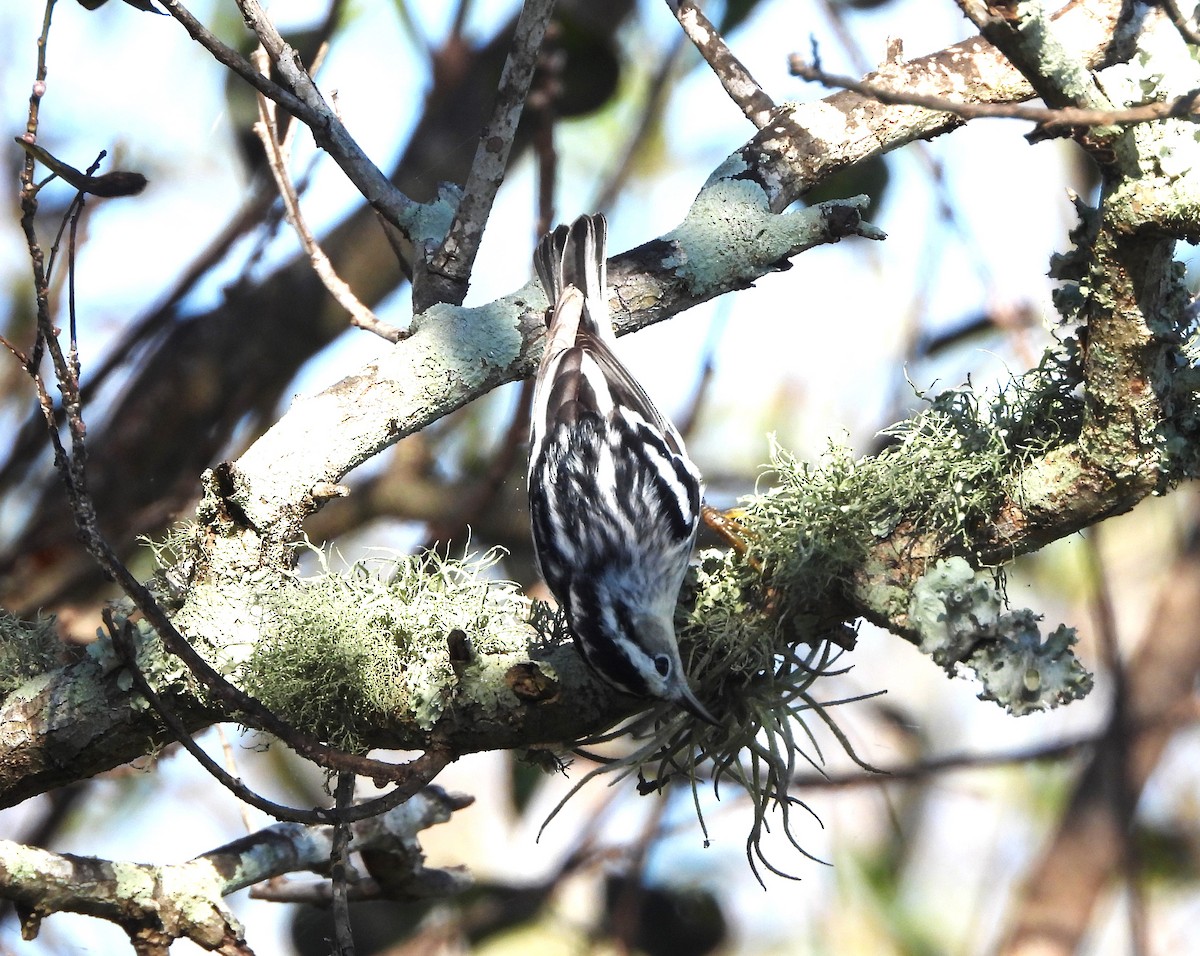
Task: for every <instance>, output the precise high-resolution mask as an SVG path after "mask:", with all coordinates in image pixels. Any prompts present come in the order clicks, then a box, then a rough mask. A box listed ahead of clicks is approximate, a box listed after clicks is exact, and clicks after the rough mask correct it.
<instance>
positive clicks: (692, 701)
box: [677, 682, 721, 727]
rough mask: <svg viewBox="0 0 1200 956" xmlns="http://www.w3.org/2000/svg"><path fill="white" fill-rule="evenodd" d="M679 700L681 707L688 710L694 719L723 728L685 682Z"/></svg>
mask: <svg viewBox="0 0 1200 956" xmlns="http://www.w3.org/2000/svg"><path fill="white" fill-rule="evenodd" d="M677 700H678V703H679V706H680V707H682V708H683V709H684V710H686V711H687V712H688V713H689V714H691V715H692V716H693V717H698V718H699V719H700V720H703V721H704V722H705V723H706V724H712V725H713V726H714V727H720V726H721V722H720V721H719V720H717V718H716V717H714V716H713V715H712V714H710V713H709V712H708V710H707V709H706V708H705V706H704V705H703V704H702V703H700V701H699V699H697V697H696V695H695V694H693V693H692V689H691V688H690V687H688V685H687V683H686V682H684V684H683V686H682V687H681V688H680V690H679V697H678V698H677Z"/></svg>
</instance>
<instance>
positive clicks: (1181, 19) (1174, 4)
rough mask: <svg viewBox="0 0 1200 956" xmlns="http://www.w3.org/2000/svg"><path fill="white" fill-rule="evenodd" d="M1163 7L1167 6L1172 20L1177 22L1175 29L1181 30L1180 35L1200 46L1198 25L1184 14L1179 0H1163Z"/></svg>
mask: <svg viewBox="0 0 1200 956" xmlns="http://www.w3.org/2000/svg"><path fill="white" fill-rule="evenodd" d="M1163 7H1164V8H1166V11H1167V15H1168V16H1170V18H1171V22H1172V23H1173V24H1175V29H1176V30H1178V31H1179V35H1180V36H1181V37H1183V38H1184V39H1185V40H1187V42H1188V43H1191V44H1194V45H1197V46H1200V32H1197V30H1196V27H1195V26H1193V25H1192V23H1191V22H1190V21H1189V20H1188V18H1187V17H1185V16H1184V15H1183V11H1182V10H1181V9H1179V2H1178V0H1163Z"/></svg>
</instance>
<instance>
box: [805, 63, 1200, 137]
mask: <svg viewBox="0 0 1200 956" xmlns="http://www.w3.org/2000/svg"><path fill="white" fill-rule="evenodd" d="M788 64H789V67H790V69H791V72H792V75H793V76H798V77H801V78H802V79H805V80H811V81H812V82H815V83H821V84H822V85H824V86H826V87H830V88H834V89H844V90H850V91H851V92H854V93H859V94H861V95H862V96H869V97H871V98H872V99H876V100H878V101H879V102H880V103H889V104H898V105H903V106H920V107H923V108H925V109H930V110H937V111H938V112H940V113H951V114H953V115H954V116H958V117H961V118H962V119H985V118H999V119H1020V120H1029V121H1030V122H1034V123H1038V124H1040V125H1042V126H1046V127H1050V128H1055V127H1067V126H1127V125H1130V124H1132V123H1146V122H1149V121H1151V120H1159V119H1195V118H1196V113H1197V109H1196V101H1197V100H1198V99H1200V89H1196V90H1191V91H1190V92H1188V93H1184V94H1183V95H1182V96H1177V97H1175V98H1173V99H1170V100H1167V101H1166V102H1163V103H1145V104H1143V105H1141V106H1133V107H1130V108H1128V109H1122V110H1093V109H1081V108H1079V107H1074V106H1064V107H1060V108H1058V109H1050V108H1049V107H1045V106H1027V105H1024V104H1021V103H965V102H962V101H959V100H952V99H948V98H947V97H944V96H931V95H926V94H923V93H914V92H911V91H908V90H903V89H900V88H897V87H892V86H886V85H884V84H882V83H867V82H864V81H862V80H856V79H854V78H853V77H851V76H838V75H836V74H833V73H826V72H825V71H824V70H822V69H821V68H820V67H819V66H815V65H813V64H811V63H808V62H806V61H805V60H804V59H803V58H802V57H801V56H800V55H799V54H798V53H793V54H792V56H791V58H790V59H789V61H788Z"/></svg>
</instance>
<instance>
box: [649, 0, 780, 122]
mask: <svg viewBox="0 0 1200 956" xmlns="http://www.w3.org/2000/svg"><path fill="white" fill-rule="evenodd" d="M667 6H668V7H670V8H671V12H672V13H673V14H675V19H676V20H678V21H679V25H680V26H681V27H682V28H683V32H684V34H685V35H686V36H687V38H688V39H689V40H691V41H692V43H693V45H694V46H695V47H696V49H697V50H699V51H700V55H701V56H702V57H704V60H705V62H706V63H707V64H708V65H709V67H711V69H712V71H713V73H715V74H716V75H717V79H719V80H720V81H721V85H722V86H723V87H725V92H726V93H728V94H729V98H730V99H731V100H733V102H734V103H736V104H737V105H738V108H739V109H740V110H741V111H742V112H743V113H744V114H745V116H746V119H748V120H750V122H751V123H753V124H754V125H755V126H757V127H758V128H759V129H762V128H763V127H764V126H766V125H767V124H768V123H769V122H771V116H772V114H774V112H775V102H774V101H773V100H772V99H771V97H770V96H769V95H768V94H767V93H766V92H765V91H764V90H763V88H762V87H761V86H759V84H758V81H757V80H756V79H754V77H753V76H751V75H750V71H749V70H748V69H746V67H745V66H744V65H743V64H742V61H741V60H739V59H738V58H737V57H736V56H734V54H733V51H732V50H731V49H729V46H728V44H726V42H725V38H724V37H722V36H721V34H720V33H719V32H718V31H717V28H716V27H715V26H713V23H712V21H711V20H709V19H708V17H706V16H705V15H704V13H703V11H701V10H700V8H699V7H697V6H696V4H695V3H693V2H692V0H667Z"/></svg>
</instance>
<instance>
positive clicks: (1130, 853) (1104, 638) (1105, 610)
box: [1083, 525, 1147, 956]
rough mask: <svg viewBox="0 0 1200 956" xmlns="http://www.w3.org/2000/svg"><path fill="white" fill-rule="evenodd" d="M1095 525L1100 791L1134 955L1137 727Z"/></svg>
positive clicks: (1139, 939) (1138, 950)
mask: <svg viewBox="0 0 1200 956" xmlns="http://www.w3.org/2000/svg"><path fill="white" fill-rule="evenodd" d="M1100 534H1101V532H1100V526H1099V525H1096V526H1093V527H1091V528H1089V529H1088V531H1087V534H1086V535H1085V536H1084V552H1083V553H1084V560H1085V562H1086V567H1087V573H1088V576H1089V577H1090V578H1091V585H1092V602H1091V603H1092V616H1093V618H1094V619H1095V622H1096V630H1097V632H1098V634H1099V637H1100V648H1101V656H1102V658H1103V659H1104V663H1105V664H1106V665H1107V667H1108V671H1109V675H1110V677H1111V679H1112V685H1113V686H1112V711H1111V714H1110V716H1109V721H1108V729H1107V732H1106V733H1105V742H1106V745H1107V747H1108V749H1109V751H1110V752H1111V755H1112V758H1113V759H1112V760H1110V761H1106V762H1105V763H1104V765H1103V769H1104V770H1105V771H1106V772H1107V774H1108V776H1109V779H1108V780H1107V781H1105V787H1104V792H1105V793H1107V794H1108V795H1109V798H1110V799H1111V801H1112V804H1113V806H1112V814H1113V817H1114V818H1115V819H1116V820H1117V821H1118V822H1119V827H1118V833H1119V839H1120V864H1119V865H1120V869H1121V873H1122V876H1123V877H1124V881H1125V889H1126V892H1127V893H1128V894H1129V907H1128V914H1127V918H1128V921H1129V937H1130V938H1129V951H1130V953H1132V954H1134V956H1145V953H1146V952H1147V945H1146V914H1145V901H1144V900H1143V899H1142V894H1141V892H1140V890H1139V883H1140V879H1139V870H1140V865H1139V859H1138V849H1137V844H1136V842H1135V840H1134V835H1133V832H1132V829H1131V826H1130V825H1131V824H1132V823H1133V820H1134V814H1135V813H1136V812H1137V797H1138V795H1137V793H1136V791H1135V787H1134V785H1133V774H1132V773H1131V764H1130V761H1131V760H1132V759H1133V749H1134V742H1135V740H1136V737H1137V731H1136V729H1135V728H1134V726H1133V720H1132V719H1131V718H1132V715H1131V713H1130V706H1131V704H1132V700H1131V689H1130V680H1129V671H1128V668H1127V667H1126V666H1125V661H1124V659H1123V658H1122V655H1121V641H1120V634H1119V632H1118V630H1117V614H1116V608H1115V607H1114V606H1113V597H1112V590H1111V589H1110V587H1109V583H1108V573H1107V571H1106V569H1105V564H1104V555H1103V554H1102V553H1101V551H1100Z"/></svg>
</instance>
